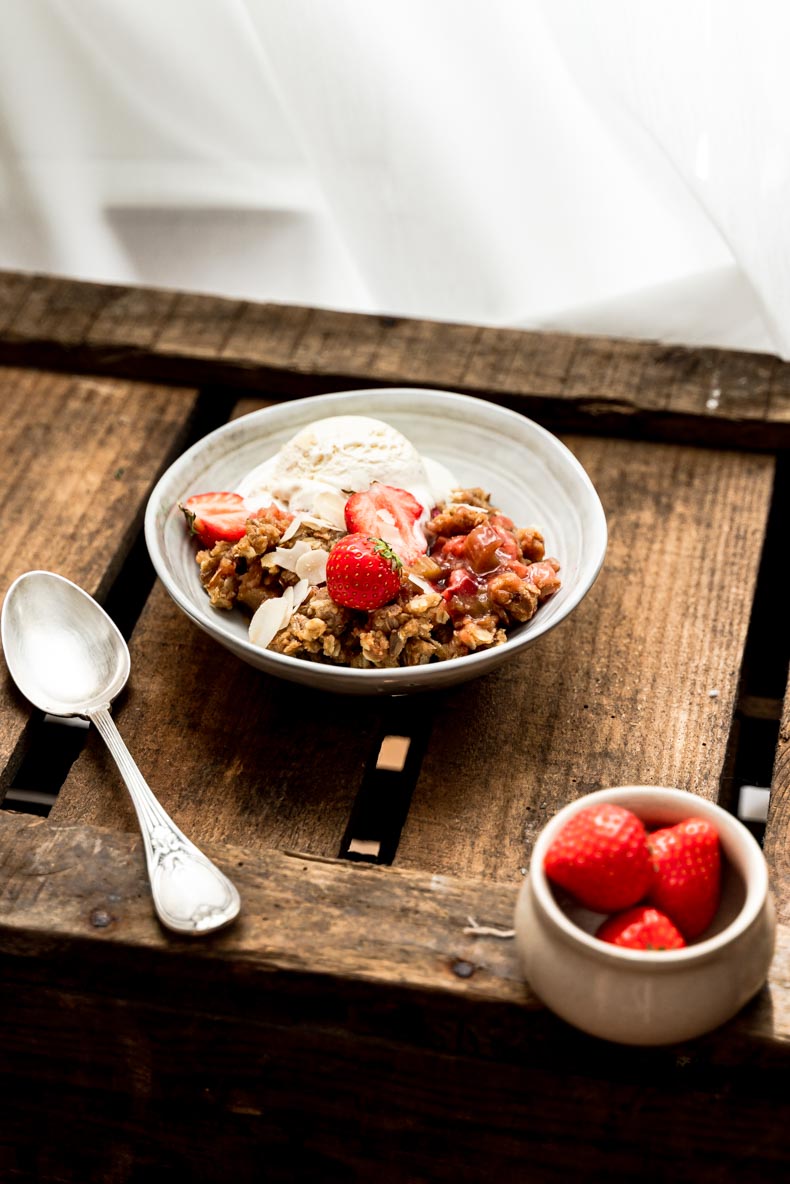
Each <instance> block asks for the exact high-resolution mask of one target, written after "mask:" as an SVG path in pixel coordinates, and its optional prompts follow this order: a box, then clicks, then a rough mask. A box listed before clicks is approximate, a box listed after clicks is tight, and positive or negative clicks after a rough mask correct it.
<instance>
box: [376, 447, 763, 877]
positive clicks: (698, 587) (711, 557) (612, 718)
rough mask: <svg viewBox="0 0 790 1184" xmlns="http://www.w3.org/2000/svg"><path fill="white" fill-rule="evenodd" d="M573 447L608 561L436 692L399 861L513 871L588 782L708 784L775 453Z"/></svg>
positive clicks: (725, 718) (719, 753)
mask: <svg viewBox="0 0 790 1184" xmlns="http://www.w3.org/2000/svg"><path fill="white" fill-rule="evenodd" d="M568 443H569V444H570V445H571V446H572V448H573V450H574V451H575V452H576V453H577V455H578V456H579V458H580V460H581V461H582V463H583V464H584V465H585V467H586V469H587V471H588V472H589V473H590V475H591V477H592V479H593V481H594V482H595V484H596V487H597V488H598V491H599V493H600V496H601V499H602V501H603V504H604V508H605V510H606V512H607V518H608V524H609V532H610V541H609V550H608V554H607V558H606V562H605V564H604V569H603V572H602V574H601V576H600V577H599V579H598V582H597V583H596V585H595V587H594V588H593V590H592V592H591V593H590V594H589V596H588V597H587V598H586V600H585V601H584V602H583V603H582V605H581V606H580V607H579V609H578V610H577V611H576V612H575V613H574V615H573V617H571V618H570V619H569V620H568V621H566V622H565V623H564V624H562V625H561V626H560V627H558V628H557V629H556V630H554V631H553V632H552V633H551V634H549V635H548V636H547V637H545V638H543V639H541V640H540V641H539V642H538V643H537V644H536V645H535V646H533V647H532V648H531V649H529V650H528V651H527V652H526V653H525V654H524V655H523V656H522V657H521V658H519V659H517V660H516V661H514V662H512V663H510V664H509V665H508V666H506V667H504V668H503V669H501V670H500V671H497V672H496V673H494V674H492V675H490V676H488V677H487V678H486V679H484V680H482V681H478V682H475V683H471V684H467V685H466V686H462V687H459V688H458V689H457V690H456V691H454V692H452V693H450V694H448V695H446V696H445V697H443V698H442V699H440V700H438V701H437V703H436V705H435V707H436V720H435V724H434V729H433V735H432V739H431V743H430V746H429V748H428V752H427V755H426V758H425V760H424V762H423V766H422V771H421V775H420V779H419V782H418V785H417V788H416V791H415V793H414V796H413V798H412V803H411V808H410V811H409V816H408V819H407V822H406V826H405V829H404V832H403V835H402V837H401V842H400V846H399V849H398V853H397V863H398V865H399V866H407V867H421V868H431V869H433V870H435V871H440V872H444V873H451V874H455V875H465V876H475V877H477V876H480V877H482V876H485V877H487V878H492V879H500V880H509V881H512V882H517V881H518V880H519V878H520V875H521V872H520V869H521V868H522V867H524V866H525V865H526V863H527V861H528V854H529V851H530V850H531V846H532V842H533V840H534V838H535V836H536V834H537V832H538V830H539V829H540V828H541V826H542V825H543V823H544V822H545V821H546V820H547V819H548V818H549V817H550V816H551V815H552V814H553V813H554V812H555V811H556V810H557V808H558V807H559V806H561V805H563V804H564V803H565V802H567V801H569V800H571V799H573V798H575V797H577V796H578V795H579V794H581V793H583V792H588V791H590V790H594V789H598V788H601V787H603V786H607V785H621V784H640V783H644V784H654V785H677V786H679V787H680V788H683V789H688V790H692V791H694V792H696V793H700V794H703V795H704V796H706V797H710V798H715V797H716V796H717V794H718V791H719V779H720V777H721V773H722V768H723V765H724V760H725V754H726V750H727V743H728V739H729V734H730V726H731V720H732V714H733V710H734V706H735V702H736V697H737V688H738V678H739V671H740V665H741V660H742V655H743V648H744V642H745V637H746V631H747V627H748V623H749V615H750V611H751V603H752V597H753V592H754V587H755V583H756V577H757V570H758V566H759V561H760V552H761V545H762V540H763V535H764V530H765V525H766V521H767V516H768V510H769V505H770V498H771V490H772V479H773V471H774V464H773V461H772V460H771V459H770V458H768V457H763V456H755V455H750V454H737V453H718V452H713V451H708V450H701V449H690V448H681V447H677V446H674V445H644V444H634V443H626V442H623V441H601V440H594V439H591V438H587V439H579V438H574V439H570V440H569V441H568ZM548 548H549V550H550V551H551V540H550V539H549V540H548ZM561 558H562V557H561V556H560V559H561Z"/></svg>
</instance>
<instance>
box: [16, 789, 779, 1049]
mask: <svg viewBox="0 0 790 1184" xmlns="http://www.w3.org/2000/svg"><path fill="white" fill-rule="evenodd" d="M206 852H207V854H209V855H210V856H211V858H213V859H215V860H216V861H217V863H218V864H219V865H220V866H221V867H222V868H223V870H225V871H226V872H227V873H228V874H229V875H231V876H233V878H234V880H235V882H236V883H237V885H238V888H239V892H240V894H241V897H242V902H243V907H242V912H241V915H240V917H239V920H238V921H237V922H235V923H234V925H233V926H231V927H230V928H229V929H227V930H223V931H222V932H221V933H220V934H217V935H216V936H214V937H212V938H211V940H208V941H196V940H193V939H184V938H178V937H175V936H173V935H172V934H169V933H168V932H167V931H165V930H164V929H162V928H161V926H160V925H159V924H158V923H157V921H156V918H155V916H154V913H153V910H152V906H151V901H150V891H149V888H148V884H147V879H146V872H145V866H144V856H143V852H142V845H141V842H140V839H139V837H138V836H137V835H135V834H131V833H123V832H121V831H119V830H103V829H100V828H96V827H93V826H87V825H79V826H66V827H62V826H58V825H54V824H53V823H52V822H51V820H47V821H45V820H43V819H39V818H30V817H28V816H25V815H17V814H13V813H10V812H6V813H5V814H0V936H1V938H2V940H1V941H0V949H2V952H3V954H5V955H6V956H8V957H10V958H17V957H19V958H24V959H31V958H32V957H33V956H34V955H36V956H37V955H39V954H40V955H42V956H49V957H51V958H52V959H54V960H55V961H56V962H57V963H58V964H59V973H58V977H57V980H52V981H57V982H58V983H59V984H60V985H62V986H64V987H68V986H69V985H70V984H71V985H74V986H76V985H77V984H79V983H80V982H82V983H84V982H85V977H84V976H85V970H86V968H87V967H88V965H89V961H88V960H89V959H97V960H98V961H102V960H104V959H107V961H108V964H109V965H108V970H107V973H111V975H112V977H113V979H114V980H115V983H116V985H117V987H118V988H119V992H120V994H121V995H123V994H125V991H124V985H126V986H127V987H128V994H129V996H130V997H131V996H132V995H133V994H134V993H135V990H136V989H139V987H140V982H139V981H137V980H138V979H139V978H144V977H145V975H146V973H147V969H146V968H147V967H150V966H154V965H156V964H159V966H160V967H161V969H162V971H164V970H165V967H167V975H168V982H170V983H172V984H178V983H179V982H190V983H192V986H193V989H194V991H195V1003H196V1005H197V1004H198V1001H199V999H200V996H201V994H202V992H203V991H204V990H205V991H206V992H207V997H211V996H212V994H213V992H214V990H215V988H216V986H217V985H218V984H220V985H221V984H223V982H224V983H225V986H226V987H227V989H228V991H230V989H231V983H230V981H229V979H228V978H227V975H228V968H229V967H230V966H231V965H232V966H234V968H235V970H234V976H235V981H236V984H237V986H238V987H239V988H240V989H242V988H243V987H244V986H245V984H246V986H248V987H249V986H251V985H252V986H253V987H254V985H255V980H256V979H261V980H262V979H264V978H265V977H266V976H270V975H278V974H290V975H293V976H295V979H294V986H293V988H291V989H293V990H296V989H298V985H299V983H300V982H301V983H302V985H304V979H299V978H298V976H315V978H316V979H317V980H318V982H320V980H321V979H322V978H324V979H327V980H331V982H332V985H333V991H334V992H336V993H337V995H338V997H341V996H342V995H343V993H344V991H345V990H346V989H348V990H349V991H350V992H351V993H352V994H353V992H354V990H355V985H356V988H358V987H359V985H360V984H368V985H371V986H373V985H377V986H378V987H380V988H381V990H382V991H383V992H385V993H386V991H387V989H388V988H389V989H392V992H393V994H397V993H398V992H399V991H400V990H402V989H407V990H409V991H419V992H425V993H427V994H430V995H435V996H437V997H443V998H454V999H461V1000H464V1001H465V1002H466V1003H471V1002H474V1003H475V1004H477V1003H480V1004H497V1005H508V1006H510V1005H513V1006H515V1007H516V1008H517V1009H518V1012H519V1013H520V1016H521V1019H520V1021H519V1022H520V1023H522V1024H524V1023H527V1022H528V1021H527V1017H528V1016H529V1015H532V1014H534V1015H536V1016H538V1017H539V1018H538V1022H537V1024H536V1026H535V1029H534V1031H535V1032H537V1031H538V1030H539V1027H540V1024H542V1023H544V1022H545V1021H546V1016H545V1012H544V1009H543V1007H542V1005H541V1004H540V1003H539V1001H538V1000H537V999H536V997H535V996H534V994H533V993H532V992H531V990H530V988H529V985H528V984H527V983H526V982H525V980H524V977H523V974H522V972H521V969H520V966H519V964H518V960H517V956H516V951H515V945H514V942H513V941H512V940H507V939H504V940H503V939H501V938H495V937H479V936H475V935H473V934H468V933H466V932H465V929H466V928H467V926H468V917H469V915H470V914H471V915H472V916H474V917H475V919H476V920H477V921H478V923H480V924H484V925H488V926H492V927H495V928H501V929H507V928H509V927H510V926H511V925H512V923H513V913H514V909H515V902H516V895H517V889H516V888H515V887H514V886H512V885H506V884H494V883H487V882H485V881H482V880H468V879H459V878H457V877H452V876H444V875H436V874H434V873H431V872H428V871H419V870H408V869H396V868H382V867H374V866H370V865H367V864H356V863H350V862H348V861H344V860H334V859H320V858H314V857H311V856H309V855H306V854H301V853H298V852H284V851H279V850H274V849H270V848H268V847H264V846H259V847H257V848H256V849H255V850H252V849H250V848H242V847H237V846H235V845H232V844H227V843H220V844H215V843H210V842H207V843H206ZM102 950H105V951H107V953H101V951H102ZM47 951H49V954H48V955H47ZM134 958H138V959H139V962H138V964H137V965H138V968H137V971H136V972H135V973H134V974H133V976H132V977H131V978H129V979H127V974H128V969H129V966H130V964H131V960H133V959H134ZM33 972H34V974H35V975H36V976H38V977H42V978H43V977H44V975H45V969H44V967H40V968H36V967H33ZM198 979H199V980H200V982H199V981H198ZM200 983H203V984H204V985H203V987H201V985H200ZM343 984H346V986H345V987H344V985H343ZM316 986H318V983H317V984H316ZM312 989H313V988H311V987H310V986H309V984H308V990H312ZM318 990H319V995H320V994H321V991H320V986H319V987H318ZM331 994H332V992H324V998H323V999H320V998H319V999H317V1000H316V1002H315V1005H314V1006H315V1008H316V1009H317V1010H322V1009H323V1011H324V1013H325V1014H326V1015H330V1014H332V1012H333V1010H334V1007H335V1002H333V1000H332V999H331V998H330V995H331ZM214 1005H215V1007H216V1008H217V1010H218V1011H220V1012H221V1011H222V1010H224V1009H225V1008H227V1009H228V1011H229V1012H230V1013H231V1014H235V1015H236V1017H237V1019H238V1020H239V1021H240V1022H243V1021H244V1019H245V1014H246V1013H247V1009H250V1008H255V1007H257V1002H256V998H255V993H254V991H253V993H252V994H251V995H249V996H247V995H243V996H240V997H239V999H238V1001H237V1003H232V1002H231V1001H230V1000H229V999H227V1000H226V1001H225V1002H224V1003H223V1001H222V1000H221V999H216V1000H214ZM237 1007H238V1008H239V1009H240V1010H238V1011H237V1010H236V1009H237ZM386 1007H387V1004H386V1002H385V999H384V997H383V996H382V1000H381V1014H380V1017H379V1025H380V1027H379V1031H380V1032H381V1034H384V1033H385V1031H386V1028H387V1020H386ZM198 1009H199V1008H198ZM551 1026H552V1027H553V1026H554V1025H553V1024H552V1025H551ZM560 1026H561V1027H562V1028H563V1029H565V1028H566V1027H567V1026H566V1025H564V1024H563V1025H560ZM484 1029H485V1025H484V1024H481V1029H480V1030H481V1033H482V1032H483V1031H484ZM391 1030H393V1031H394V1030H395V1028H394V1027H393V1028H392V1029H391ZM723 1031H726V1032H727V1033H728V1034H729V1035H731V1036H732V1037H733V1041H732V1042H731V1044H730V1051H729V1052H728V1049H727V1045H726V1042H722V1044H721V1047H719V1049H718V1052H717V1056H718V1057H719V1059H720V1060H721V1061H722V1063H724V1062H726V1061H727V1059H728V1056H729V1055H730V1053H732V1054H733V1055H734V1056H737V1055H739V1051H738V1050H736V1049H735V1045H736V1044H737V1043H739V1042H740V1041H742V1040H747V1039H748V1040H752V1041H763V1042H765V1047H762V1046H761V1047H759V1048H758V1047H757V1046H756V1045H755V1047H754V1048H753V1054H754V1056H755V1057H758V1058H759V1057H760V1056H764V1057H765V1058H766V1059H770V1056H771V1046H774V1048H775V1049H776V1050H777V1051H781V1047H782V1044H783V1042H784V1043H785V1045H786V1041H787V1040H788V1039H790V928H788V927H787V926H783V927H780V930H779V935H778V945H777V953H776V956H775V958H774V962H773V964H772V967H771V972H770V976H769V984H768V988H767V989H766V991H765V992H764V993H763V996H762V997H761V999H760V1000H758V1001H757V1002H755V1003H753V1004H752V1005H750V1006H749V1007H748V1008H747V1009H745V1010H744V1011H743V1012H742V1013H741V1014H740V1015H739V1016H738V1017H737V1018H736V1019H735V1020H733V1021H731V1023H730V1024H728V1025H726V1027H725V1029H723ZM499 1035H501V1034H498V1033H497V1029H496V1027H493V1028H492V1029H491V1030H490V1033H489V1037H490V1040H491V1042H492V1046H491V1047H492V1051H493V1049H494V1048H495V1047H496V1055H498V1056H500V1057H505V1058H506V1059H507V1040H506V1041H504V1042H503V1043H502V1044H501V1046H500V1045H499ZM412 1036H413V1039H415V1040H417V1041H419V1042H424V1043H431V1044H432V1045H433V1047H434V1048H436V1047H439V1046H440V1045H441V1044H442V1043H444V1036H443V1034H442V1033H441V1032H440V1031H437V1032H436V1033H434V1036H433V1039H432V1040H429V1039H428V1038H427V1034H426V1033H424V1032H416V1031H415V1032H414V1033H413V1034H412ZM508 1040H509V1038H508ZM594 1043H597V1042H594ZM517 1044H518V1049H514V1050H513V1051H514V1052H517V1051H518V1050H522V1049H523V1048H524V1047H526V1046H525V1044H524V1043H523V1040H519V1041H518V1042H517ZM445 1046H446V1047H456V1048H457V1044H455V1037H454V1036H451V1037H450V1044H449V1045H445ZM519 1055H520V1054H519Z"/></svg>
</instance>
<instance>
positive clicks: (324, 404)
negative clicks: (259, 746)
mask: <svg viewBox="0 0 790 1184" xmlns="http://www.w3.org/2000/svg"><path fill="white" fill-rule="evenodd" d="M400 394H404V395H427V396H429V397H430V398H431V400H432V401H433V402H434V403H435V404H437V403H439V404H440V403H442V402H446V403H447V405H448V407H449V406H454V407H456V408H457V407H459V406H461V405H463V404H464V403H466V404H469V405H475V406H483V407H485V408H487V409H488V410H489V411H490V412H491V413H492V415H495V416H497V418H501V419H502V420H503V421H504V422H507V421H508V420H510V421H512V422H513V423H514V424H516V423H518V424H523V423H525V422H526V423H527V424H528V425H529V428H530V430H531V431H533V432H535V433H536V434H537V435H539V436H542V437H544V438H545V439H546V440H549V441H551V444H552V446H553V447H555V448H556V450H557V452H558V453H559V454H561V455H562V456H563V458H564V460H565V461H566V462H567V463H568V465H569V466H570V467H571V468H572V469H574V470H575V472H576V475H577V477H578V479H579V480H580V482H581V483H582V484H583V485H584V486H585V488H586V489H587V492H588V495H589V497H590V503H589V504H590V511H591V513H592V514H593V516H594V517H595V519H596V520H597V521H596V526H597V531H596V534H595V538H596V541H597V551H596V552H595V553H594V554H593V556H592V557H591V558H592V562H591V565H590V574H589V578H588V579H587V580H586V581H585V582H584V584H583V585H582V584H580V585H579V586H578V587H576V588H574V589H573V590H572V592H571V593H570V595H569V596H568V598H567V600H566V602H565V606H564V612H563V614H562V616H561V617H559V618H548V617H544V618H542V619H541V618H540V615H539V614H538V616H536V618H535V621H534V623H533V624H532V627H531V628H530V630H529V633H527V634H524V635H523V636H522V635H515V636H511V637H509V638H508V639H507V641H506V642H503V644H502V645H501V646H496V647H489V648H488V649H485V650H480V651H478V652H477V653H473V654H466V655H465V656H464V657H458V658H448V659H446V660H445V661H443V662H431V663H429V664H427V665H425V666H417V667H415V666H406V667H398V668H395V669H386V670H382V669H378V668H373V669H365V670H359V669H356V668H352V667H347V666H334V665H329V664H327V665H322V664H321V663H306V662H305V660H304V659H303V658H294V657H291V656H290V655H288V654H278V653H274V652H271V651H269V650H262V649H261V648H260V647H259V646H255V645H253V644H252V642H251V641H249V640H248V639H246V638H241V637H238V636H236V635H230V636H229V641H230V642H232V644H233V646H235V647H236V649H237V652H249V653H250V654H251V655H253V656H255V657H256V659H257V662H256V663H255V664H256V665H258V668H259V669H267V671H268V672H269V673H271V674H277V673H279V672H282V671H284V670H289V669H290V670H293V671H295V672H299V673H300V674H301V677H300V678H298V679H297V681H301V682H310V683H312V682H313V678H310V679H308V678H307V677H306V676H305V674H304V667H305V666H306V665H307V666H309V667H310V668H311V673H312V675H313V677H314V679H315V685H316V687H320V686H321V684H322V682H323V681H324V676H323V672H325V671H328V672H330V675H331V678H330V679H329V681H331V682H332V683H334V686H335V687H338V685H339V684H340V683H342V682H346V683H348V684H349V685H352V684H355V685H356V686H361V685H364V683H365V682H369V683H371V684H374V683H375V684H378V685H379V687H380V689H382V690H384V691H385V692H386V693H387V694H397V693H398V690H399V687H401V686H403V687H404V688H406V689H408V688H409V684H414V683H415V680H416V681H417V682H420V681H423V680H424V681H426V682H434V681H435V682H436V685H437V686H439V685H441V684H442V683H443V682H445V681H449V680H450V679H451V677H452V674H451V672H452V671H453V670H454V669H456V668H457V667H458V664H459V663H463V669H464V670H465V671H468V677H469V678H470V679H471V678H474V677H475V670H476V669H477V668H478V667H479V668H480V673H481V674H485V673H486V671H487V669H488V668H489V667H491V668H493V667H495V666H497V665H499V662H500V660H501V658H500V655H499V651H501V650H502V649H505V648H507V650H508V652H510V653H512V652H514V651H515V652H518V651H519V650H521V649H524V648H526V646H528V645H531V644H532V643H533V642H535V641H537V639H538V638H539V637H541V636H542V635H543V634H545V633H548V632H550V631H551V630H552V629H554V628H556V627H557V626H558V625H560V624H562V622H563V621H565V620H566V619H567V618H568V617H569V616H570V615H571V613H572V612H573V611H574V609H576V608H577V607H578V605H579V604H580V603H581V601H582V600H583V599H584V598H585V596H586V595H587V594H588V593H589V592H590V590H591V588H592V587H593V585H594V584H595V581H596V580H597V578H598V576H599V575H600V572H601V568H602V567H603V563H604V560H605V558H606V550H607V546H608V526H607V522H606V514H605V512H604V509H603V506H602V504H601V500H600V498H599V496H598V491H597V490H596V488H595V486H594V485H593V482H592V480H591V478H590V476H589V474H588V473H587V470H586V469H585V468H584V466H583V465H582V463H581V461H580V460H579V459H578V458H577V457H576V456H574V454H573V453H572V452H571V450H570V449H569V448H568V446H567V445H566V444H563V442H562V440H560V439H559V437H558V436H556V435H555V434H554V433H553V432H550V431H549V430H548V428H544V427H543V426H542V425H541V424H539V423H537V422H536V421H535V420H533V419H530V418H529V416H527V415H523V414H522V413H521V412H519V411H513V410H511V409H510V408H509V407H503V406H502V405H501V404H500V403H493V402H489V401H488V400H486V399H479V398H476V397H475V396H474V395H464V394H461V393H459V392H456V391H447V390H438V389H435V388H432V387H418V386H414V387H412V386H391V387H365V388H361V389H359V390H345V391H332V392H330V393H328V394H324V395H312V396H308V397H306V398H303V399H289V400H286V401H284V402H282V403H277V404H275V405H274V406H270V407H264V408H261V409H260V410H259V411H253V412H250V416H244V417H242V418H240V419H234V420H230V421H228V422H227V423H224V424H221V425H220V426H219V427H218V428H215V429H214V430H213V431H211V432H208V433H207V434H206V435H205V436H203V437H201V439H200V440H196V441H195V443H194V444H192V445H191V446H190V447H189V448H188V449H186V451H184V452H183V453H181V455H180V456H179V457H177V458H176V460H175V461H173V463H172V464H171V465H169V466H168V468H167V469H166V470H165V472H164V473H163V474H162V476H161V477H160V478H159V480H158V481H157V483H156V485H155V486H154V488H153V490H152V492H151V494H150V496H149V498H148V503H147V506H146V512H145V523H144V535H145V539H146V544H147V548H148V553H149V556H150V558H151V562H152V564H153V566H154V569H155V571H156V574H157V576H158V577H159V579H160V580H161V581H162V583H163V584H164V586H165V588H166V590H167V592H168V594H169V595H170V596H171V598H172V599H173V600H174V601H175V602H176V604H177V605H178V606H179V607H180V608H181V609H182V611H183V612H184V613H185V614H186V615H187V616H188V617H190V618H191V619H192V620H193V621H194V622H195V624H196V625H198V626H211V629H209V632H211V631H212V629H214V628H219V630H220V631H221V632H223V630H222V623H221V621H215V620H214V619H213V617H212V616H211V614H210V612H209V608H210V606H209V604H208V599H207V603H206V606H205V610H204V607H203V606H197V605H195V604H194V602H193V601H192V600H191V599H190V597H189V596H188V595H187V594H186V593H185V592H183V591H182V589H181V587H180V586H179V584H178V583H177V581H176V580H175V579H173V577H172V576H171V574H170V572H169V571H168V569H167V564H166V563H165V561H164V557H163V555H162V554H161V548H160V546H159V537H158V535H159V531H158V520H159V515H160V510H161V502H162V500H163V490H164V489H165V488H166V486H167V485H169V484H170V482H171V481H172V480H173V478H174V476H176V475H177V474H178V473H179V472H180V471H181V470H182V469H188V467H189V465H190V463H191V461H192V459H193V458H194V457H195V456H196V455H199V454H200V453H201V452H202V451H203V450H204V449H205V448H206V446H207V445H208V444H209V443H210V442H211V441H216V440H220V439H222V438H223V437H224V436H226V435H231V436H232V435H235V434H237V433H239V432H240V431H241V430H242V429H241V428H240V424H241V423H243V421H244V420H245V419H249V418H250V417H256V418H258V417H260V418H263V417H266V419H267V420H270V421H271V423H272V424H273V425H274V426H275V427H277V426H282V423H281V421H283V420H288V419H289V418H290V416H291V413H292V411H293V410H294V409H300V408H306V407H307V406H308V405H309V406H310V408H311V409H315V411H316V415H315V416H314V418H316V419H318V418H320V417H321V416H322V415H326V414H331V408H332V406H333V405H335V406H336V405H338V404H341V405H342V404H344V403H351V402H354V401H355V400H357V399H358V400H359V401H360V402H361V401H364V400H365V399H366V398H369V397H371V396H373V397H375V396H379V395H384V396H386V395H395V396H397V395H400ZM381 414H386V412H384V411H382V412H381ZM261 655H263V659H262V658H261ZM261 661H264V662H265V667H264V666H263V665H261ZM443 670H444V671H446V672H447V674H446V677H445V678H442V675H441V671H443ZM283 677H285V675H284V674H283Z"/></svg>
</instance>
